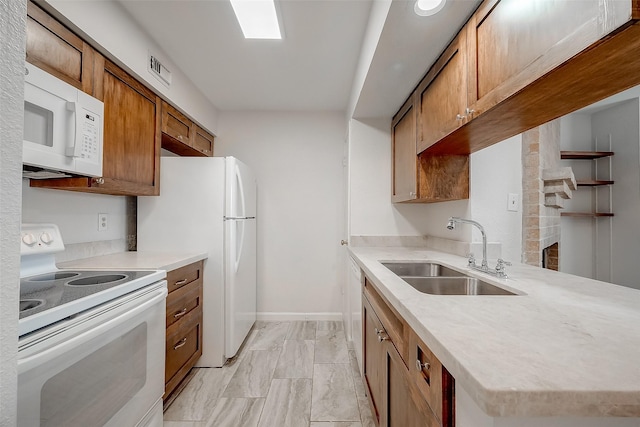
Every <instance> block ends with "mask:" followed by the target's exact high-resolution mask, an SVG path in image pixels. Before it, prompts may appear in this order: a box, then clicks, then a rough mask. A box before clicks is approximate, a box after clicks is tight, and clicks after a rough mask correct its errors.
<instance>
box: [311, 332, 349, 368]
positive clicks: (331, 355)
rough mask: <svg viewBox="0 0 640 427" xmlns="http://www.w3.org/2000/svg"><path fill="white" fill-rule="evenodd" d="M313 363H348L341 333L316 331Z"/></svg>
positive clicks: (347, 352) (347, 354)
mask: <svg viewBox="0 0 640 427" xmlns="http://www.w3.org/2000/svg"><path fill="white" fill-rule="evenodd" d="M314 363H349V350H347V341H346V340H345V339H344V332H343V331H336V330H333V331H318V332H317V333H316V353H315V361H314Z"/></svg>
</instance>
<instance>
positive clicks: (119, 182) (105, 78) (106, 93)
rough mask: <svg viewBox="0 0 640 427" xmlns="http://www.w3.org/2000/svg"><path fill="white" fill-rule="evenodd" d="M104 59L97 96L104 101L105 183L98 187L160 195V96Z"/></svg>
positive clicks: (125, 192) (128, 193) (114, 191)
mask: <svg viewBox="0 0 640 427" xmlns="http://www.w3.org/2000/svg"><path fill="white" fill-rule="evenodd" d="M102 61H104V62H103V64H104V65H102ZM102 61H99V62H100V65H102V66H101V68H100V69H101V71H102V78H101V80H100V82H99V83H98V82H96V91H95V95H94V96H95V97H96V98H98V99H100V100H102V101H103V102H104V116H105V117H104V122H105V128H104V161H103V165H102V169H103V170H102V173H103V177H104V183H103V184H95V187H96V188H98V189H100V190H101V191H102V192H105V193H111V194H127V195H140V196H142V195H145V196H154V195H158V194H159V190H160V188H159V181H160V98H158V97H157V96H156V95H155V94H154V93H153V92H152V91H150V90H149V89H147V88H146V87H144V86H143V85H142V84H140V83H139V82H138V81H136V80H135V79H134V78H132V77H131V76H130V75H128V74H127V73H126V72H124V71H123V70H122V69H120V68H119V67H118V66H116V65H115V64H113V63H112V62H111V61H108V60H106V59H104V58H103V59H102Z"/></svg>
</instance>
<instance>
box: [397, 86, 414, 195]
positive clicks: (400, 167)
mask: <svg viewBox="0 0 640 427" xmlns="http://www.w3.org/2000/svg"><path fill="white" fill-rule="evenodd" d="M413 101H414V98H413V97H411V98H409V99H408V100H407V102H406V103H405V104H404V105H403V106H402V108H400V111H398V114H396V115H395V117H394V118H393V121H392V123H391V150H392V153H391V154H392V157H393V160H392V161H393V163H392V169H393V171H392V174H393V176H392V182H391V191H392V193H391V201H392V202H394V203H396V202H405V201H409V200H415V199H416V198H417V197H418V181H417V177H418V175H417V169H418V165H417V164H418V158H417V156H416V108H414V102H413Z"/></svg>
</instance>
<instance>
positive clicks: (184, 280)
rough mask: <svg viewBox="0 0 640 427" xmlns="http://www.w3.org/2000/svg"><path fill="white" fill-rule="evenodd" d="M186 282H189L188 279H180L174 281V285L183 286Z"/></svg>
mask: <svg viewBox="0 0 640 427" xmlns="http://www.w3.org/2000/svg"><path fill="white" fill-rule="evenodd" d="M185 283H187V279H182V280H178V281H177V282H175V283H174V285H175V286H182V285H184V284H185Z"/></svg>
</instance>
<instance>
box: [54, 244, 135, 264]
mask: <svg viewBox="0 0 640 427" xmlns="http://www.w3.org/2000/svg"><path fill="white" fill-rule="evenodd" d="M127 247H128V245H127V239H116V240H101V241H97V242H86V243H70V244H65V245H64V251H63V252H59V253H57V254H56V264H59V263H61V262H65V261H72V260H76V259H82V258H90V257H94V256H100V255H109V254H115V253H119V252H127Z"/></svg>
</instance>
